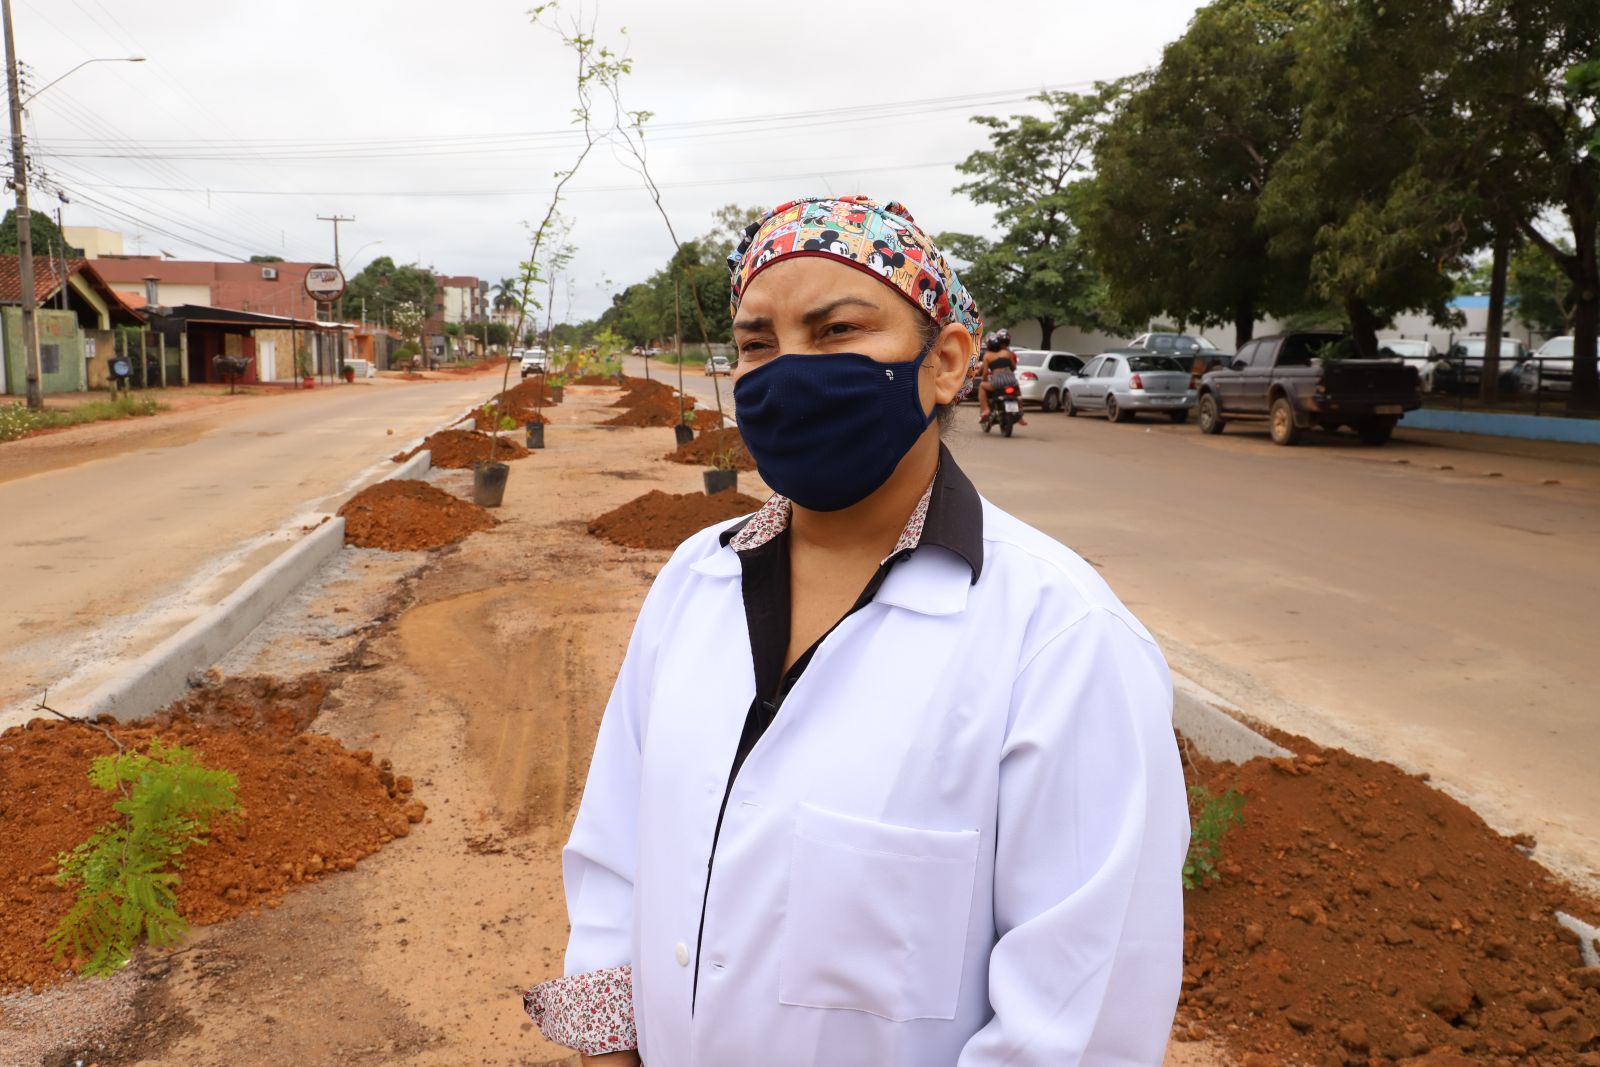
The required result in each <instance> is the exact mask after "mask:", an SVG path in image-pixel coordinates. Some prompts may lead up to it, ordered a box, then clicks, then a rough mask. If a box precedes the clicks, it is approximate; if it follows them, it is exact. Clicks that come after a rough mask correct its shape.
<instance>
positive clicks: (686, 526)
mask: <svg viewBox="0 0 1600 1067" xmlns="http://www.w3.org/2000/svg"><path fill="white" fill-rule="evenodd" d="M760 506H761V501H759V500H757V499H755V498H754V497H748V496H745V495H744V494H743V493H740V492H738V491H736V490H733V489H728V490H726V491H724V492H721V493H718V494H717V495H716V496H706V495H705V494H704V493H663V492H661V491H660V490H659V489H652V490H651V491H650V492H648V493H646V494H645V495H644V496H641V497H636V498H634V499H633V500H630V501H628V502H627V503H626V504H624V505H622V506H621V507H620V508H615V509H613V510H611V511H608V512H606V513H605V514H604V515H602V516H600V517H599V518H598V519H594V520H593V521H591V522H590V523H589V532H590V533H592V534H594V535H595V536H596V537H602V538H604V539H605V540H607V541H611V542H614V543H615V544H619V545H626V546H628V547H629V548H666V549H672V548H677V547H678V546H679V545H681V544H682V543H683V542H684V541H685V540H686V539H687V538H688V537H689V536H690V535H692V534H695V533H698V532H700V531H701V530H703V529H705V528H706V527H707V526H710V525H712V524H713V523H718V522H722V521H724V520H726V519H732V518H737V517H738V516H740V515H748V514H749V513H750V512H752V511H754V510H755V509H756V508H758V507H760Z"/></svg>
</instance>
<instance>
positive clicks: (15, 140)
mask: <svg viewBox="0 0 1600 1067" xmlns="http://www.w3.org/2000/svg"><path fill="white" fill-rule="evenodd" d="M0 16H3V21H4V22H5V33H6V95H7V97H8V98H9V100H10V103H11V187H12V188H13V189H15V190H16V192H17V275H18V280H19V281H20V282H21V283H22V292H21V294H20V295H21V297H22V351H23V361H24V364H25V366H26V377H27V382H28V407H29V409H30V410H33V411H40V410H43V408H44V389H43V387H42V385H41V383H40V380H39V331H38V328H37V324H36V321H35V320H36V319H37V318H38V316H37V314H36V312H37V310H38V301H37V300H36V298H35V293H34V291H33V218H32V216H31V215H30V214H29V212H28V156H27V152H26V151H25V150H24V146H23V143H22V108H23V105H24V104H26V103H27V102H28V100H32V99H33V98H34V97H36V96H38V95H39V93H42V92H44V91H45V89H48V88H50V86H52V85H54V84H56V82H59V81H60V80H61V78H65V77H66V76H67V74H71V73H73V71H77V70H81V69H82V68H84V67H87V66H88V65H89V64H90V63H143V62H144V57H143V56H127V57H112V56H107V57H103V58H96V59H86V60H84V61H83V62H82V63H79V64H78V65H77V66H76V67H73V68H72V70H69V71H67V73H66V74H63V75H61V77H60V78H56V79H54V80H53V81H50V82H47V83H45V85H44V86H43V87H42V88H40V89H39V90H37V91H36V92H34V93H32V94H31V95H30V96H29V97H28V100H24V99H23V98H22V88H21V86H20V85H19V84H18V79H17V42H16V35H15V33H14V32H13V31H12V28H11V0H0ZM62 284H66V283H65V280H63V282H62Z"/></svg>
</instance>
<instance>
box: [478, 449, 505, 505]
mask: <svg viewBox="0 0 1600 1067" xmlns="http://www.w3.org/2000/svg"><path fill="white" fill-rule="evenodd" d="M510 474H511V466H510V464H507V463H489V462H487V461H485V460H479V461H478V462H477V463H475V464H473V466H472V502H473V503H474V504H476V505H478V506H479V507H480V508H497V507H499V506H500V501H502V500H503V499H505V495H506V478H508V477H509V476H510Z"/></svg>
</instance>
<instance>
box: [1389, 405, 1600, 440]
mask: <svg viewBox="0 0 1600 1067" xmlns="http://www.w3.org/2000/svg"><path fill="white" fill-rule="evenodd" d="M1400 426H1401V427H1402V428H1404V429H1411V430H1445V431H1448V432H1450V433H1477V434H1486V435H1488V436H1490V437H1518V438H1522V439H1524V440H1528V441H1564V442H1566V443H1568V444H1576V445H1600V419H1563V418H1557V417H1554V416H1548V415H1509V414H1505V413H1503V412H1495V411H1449V410H1445V409H1443V408H1419V409H1418V410H1416V411H1408V412H1406V414H1405V416H1404V417H1402V418H1401V420H1400Z"/></svg>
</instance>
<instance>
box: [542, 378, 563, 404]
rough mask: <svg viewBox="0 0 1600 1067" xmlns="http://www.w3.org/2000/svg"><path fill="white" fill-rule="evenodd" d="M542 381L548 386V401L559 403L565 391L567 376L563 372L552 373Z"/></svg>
mask: <svg viewBox="0 0 1600 1067" xmlns="http://www.w3.org/2000/svg"><path fill="white" fill-rule="evenodd" d="M544 381H545V384H546V385H547V386H549V388H550V403H552V404H559V403H561V397H562V394H563V393H565V392H566V391H567V376H566V375H565V374H552V375H550V377H548V378H546V379H545V380H544Z"/></svg>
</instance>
